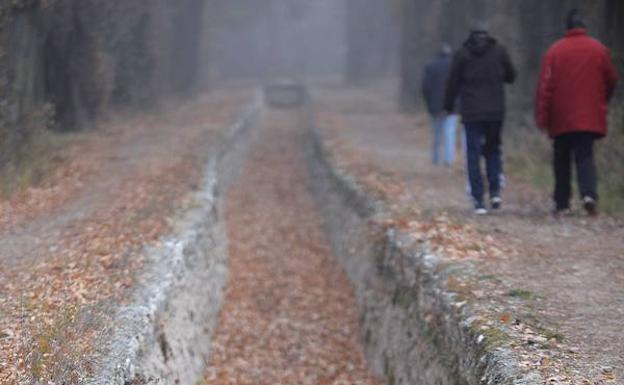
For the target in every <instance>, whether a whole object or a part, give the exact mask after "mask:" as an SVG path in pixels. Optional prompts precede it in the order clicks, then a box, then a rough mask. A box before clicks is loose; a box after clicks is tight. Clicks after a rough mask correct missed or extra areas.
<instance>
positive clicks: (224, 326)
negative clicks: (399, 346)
mask: <svg viewBox="0 0 624 385" xmlns="http://www.w3.org/2000/svg"><path fill="white" fill-rule="evenodd" d="M299 123H300V122H299V121H298V117H297V114H295V113H290V112H283V111H274V112H270V113H269V114H268V116H267V120H266V123H265V126H264V127H263V131H262V133H261V135H260V139H259V142H258V143H256V144H255V146H254V147H253V148H252V153H251V155H250V159H249V162H248V165H247V167H246V169H245V171H244V172H243V175H242V176H241V178H240V179H239V181H238V182H237V183H236V184H235V185H234V186H233V189H232V191H231V193H230V196H229V199H228V202H227V206H226V220H227V229H228V233H229V237H230V246H229V248H230V250H229V251H230V274H231V275H230V284H229V287H228V289H227V292H226V300H225V305H224V308H223V310H222V313H221V315H220V320H219V327H218V329H217V331H216V333H215V337H214V342H213V347H212V352H213V353H212V358H211V362H210V363H209V368H208V369H207V372H206V373H207V374H206V378H205V380H206V383H209V384H239V385H242V384H298V385H299V384H301V385H303V384H315V385H316V384H376V383H378V382H377V380H376V379H375V378H374V377H373V375H372V374H371V372H370V371H369V370H368V368H367V365H366V362H365V359H364V356H363V350H362V347H361V345H360V342H359V336H360V334H359V326H358V311H357V306H356V303H355V299H354V294H353V289H352V287H351V286H350V283H349V281H348V279H347V277H346V275H345V274H344V272H343V271H342V269H341V268H340V267H339V266H338V264H337V262H335V261H334V258H333V256H332V254H331V251H330V246H329V243H328V240H327V239H326V237H325V235H324V233H323V226H322V221H321V218H320V217H319V215H318V214H317V212H316V209H315V207H314V201H313V197H312V196H311V193H310V192H309V189H308V184H309V180H308V179H307V174H306V169H305V163H304V159H303V148H302V145H303V143H302V140H301V134H302V132H301V131H299V130H298V129H297V127H299V126H301V125H300V124H299Z"/></svg>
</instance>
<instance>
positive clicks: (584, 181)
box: [553, 132, 598, 210]
mask: <svg viewBox="0 0 624 385" xmlns="http://www.w3.org/2000/svg"><path fill="white" fill-rule="evenodd" d="M596 138H597V137H596V135H595V134H592V133H588V132H574V133H569V134H563V135H559V136H557V137H556V138H555V140H554V143H553V148H554V157H553V164H554V169H555V193H554V200H555V204H556V205H557V209H559V210H562V209H567V208H569V207H570V198H571V196H572V186H571V185H572V181H571V179H572V159H573V158H574V161H575V163H576V177H577V181H578V189H579V192H580V194H581V198H583V197H586V196H589V197H591V198H593V199H595V200H598V192H597V179H598V178H597V176H596V166H595V164H594V141H595V140H596Z"/></svg>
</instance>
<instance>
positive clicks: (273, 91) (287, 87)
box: [264, 79, 307, 108]
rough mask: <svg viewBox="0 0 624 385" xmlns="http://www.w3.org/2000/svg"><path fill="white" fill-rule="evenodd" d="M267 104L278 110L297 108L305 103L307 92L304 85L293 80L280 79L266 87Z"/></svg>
mask: <svg viewBox="0 0 624 385" xmlns="http://www.w3.org/2000/svg"><path fill="white" fill-rule="evenodd" d="M264 96H265V100H266V102H267V103H268V104H269V105H270V106H272V107H276V108H296V107H300V106H302V105H303V104H304V103H305V100H306V97H307V92H306V88H305V86H304V85H303V84H301V83H297V82H296V81H294V80H292V79H280V80H277V81H275V82H273V83H271V84H268V85H266V86H265V87H264Z"/></svg>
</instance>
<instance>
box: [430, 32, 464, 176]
mask: <svg viewBox="0 0 624 385" xmlns="http://www.w3.org/2000/svg"><path fill="white" fill-rule="evenodd" d="M451 55H452V49H451V46H450V45H448V44H442V46H441V47H440V51H439V52H438V53H437V55H436V56H435V57H433V58H432V59H431V60H430V61H429V62H428V63H427V65H426V66H425V70H424V73H423V82H422V94H423V97H424V99H425V104H426V105H427V111H428V112H429V115H431V120H432V127H433V147H432V158H433V159H432V160H433V164H440V162H441V161H442V162H444V164H445V165H447V166H450V165H452V164H453V162H454V161H455V131H456V128H457V122H458V117H457V115H454V114H447V113H446V111H445V110H444V96H445V91H446V83H447V81H448V77H449V72H450V70H451ZM442 150H443V153H442Z"/></svg>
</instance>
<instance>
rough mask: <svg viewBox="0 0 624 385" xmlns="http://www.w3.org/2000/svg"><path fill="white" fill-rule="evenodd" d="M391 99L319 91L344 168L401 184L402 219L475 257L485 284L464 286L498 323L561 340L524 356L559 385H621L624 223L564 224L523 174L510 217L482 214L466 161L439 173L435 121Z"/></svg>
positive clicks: (371, 93)
mask: <svg viewBox="0 0 624 385" xmlns="http://www.w3.org/2000/svg"><path fill="white" fill-rule="evenodd" d="M384 92H385V89H381V90H370V89H369V90H359V91H355V90H339V91H338V90H335V89H333V90H329V89H323V90H319V92H318V93H317V94H318V95H317V99H318V100H319V101H320V102H319V103H318V104H319V106H318V112H319V120H320V122H321V124H322V127H323V128H327V130H325V131H324V133H325V135H327V138H328V139H327V140H328V142H330V143H331V144H332V145H333V147H332V148H335V151H334V152H335V153H334V154H333V155H335V156H336V157H337V159H339V160H338V162H339V163H340V164H343V165H344V166H345V168H347V169H348V170H349V171H350V172H351V173H352V174H353V175H356V176H357V177H358V179H359V180H360V181H361V182H363V183H364V184H365V185H367V187H369V186H372V189H373V190H379V191H380V192H381V193H386V192H388V190H389V188H388V186H392V185H393V184H397V185H400V186H401V188H397V189H396V190H397V191H399V192H403V193H404V194H403V196H401V199H403V201H401V203H400V204H399V202H400V201H399V198H398V195H399V194H394V193H393V192H392V191H390V193H389V194H385V195H388V196H387V197H386V198H387V199H388V200H390V201H391V202H392V203H393V204H398V205H404V206H405V207H409V208H410V210H406V212H407V213H408V214H405V218H402V219H401V220H402V222H404V223H406V224H409V223H410V222H411V221H414V223H423V224H424V226H423V227H424V228H425V229H428V233H431V234H433V235H432V236H433V237H434V239H433V241H435V242H437V243H441V245H437V246H439V247H438V249H437V250H438V251H439V252H440V253H441V254H442V255H444V256H445V257H449V260H450V262H451V263H452V262H453V261H454V260H462V261H468V260H471V261H473V264H474V265H475V268H476V269H477V270H478V271H479V274H480V276H481V279H480V281H479V282H476V283H474V287H473V288H472V289H471V290H468V289H466V288H464V289H462V290H463V293H464V294H469V292H470V291H471V292H472V294H471V295H473V296H474V297H475V301H476V302H477V304H478V305H479V306H484V307H486V308H488V309H489V310H490V313H491V314H493V315H494V317H495V318H499V316H500V314H503V315H502V316H500V318H501V319H502V320H506V319H507V321H506V322H508V323H510V324H513V323H514V322H517V323H523V324H527V325H530V326H531V328H532V329H533V330H541V333H543V334H544V335H545V336H546V337H547V338H549V339H553V340H557V341H559V342H561V343H556V344H554V346H545V347H544V348H541V347H540V348H539V349H538V353H539V355H540V356H542V358H541V361H539V360H538V361H535V360H534V359H533V357H531V356H524V355H523V356H522V357H523V364H526V366H527V367H537V368H538V369H540V370H541V371H542V372H543V373H545V374H546V376H547V378H551V379H553V383H557V384H559V383H561V384H568V383H574V384H577V383H578V384H581V383H582V384H616V383H617V384H622V383H623V382H622V381H624V380H623V379H624V333H622V325H624V254H623V253H622V250H624V221H623V218H622V217H610V216H607V215H602V216H600V217H599V218H597V219H589V218H587V217H586V216H585V215H583V214H581V213H576V214H575V215H574V216H572V217H570V218H563V219H561V220H556V219H554V218H553V217H552V216H551V215H550V213H549V209H550V199H549V192H543V191H540V190H538V189H536V188H534V187H533V186H530V185H527V184H525V183H522V182H520V181H518V180H516V179H515V178H514V175H510V186H509V187H508V188H507V189H506V191H505V196H504V198H505V204H504V206H503V209H502V210H501V211H500V212H498V213H495V214H492V215H489V216H486V217H475V216H474V215H472V213H471V206H470V205H469V203H468V199H467V198H466V196H465V192H464V176H463V164H461V163H463V162H461V159H460V162H459V164H458V165H456V167H454V168H444V167H434V166H432V165H431V164H430V159H431V157H430V150H429V143H430V142H431V139H430V135H429V134H430V127H429V122H428V119H427V117H426V116H422V115H418V116H416V117H407V116H401V115H400V114H397V113H396V108H395V106H394V105H393V100H394V99H393V97H392V95H391V94H389V93H384ZM508 129H514V127H513V126H512V125H511V124H510V127H509V128H508ZM506 146H508V148H509V146H513V143H506ZM371 181H372V182H375V183H370V182H371ZM378 185H380V187H379V186H378ZM376 187H379V188H376ZM382 195H384V194H382ZM412 211H414V212H415V213H416V214H410V213H411V212H412ZM422 232H423V231H421V233H422ZM437 239H439V240H441V241H440V242H438V241H437ZM435 242H434V243H435ZM491 245H493V246H495V250H492V249H491V247H490V246H491ZM490 251H497V252H490ZM450 257H452V258H450ZM501 293H502V294H501ZM503 323H505V322H503ZM531 341H532V340H531V338H526V339H525V342H526V343H520V344H518V345H517V346H514V349H517V350H518V351H520V352H521V353H522V354H523V352H524V350H526V349H528V348H529V347H530V346H528V345H530V344H531V343H532V342H531ZM527 346H528V347H527ZM530 348H531V349H533V348H532V347H530ZM561 367H563V368H564V369H562V370H559V369H560V368H561Z"/></svg>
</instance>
